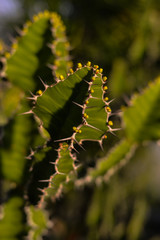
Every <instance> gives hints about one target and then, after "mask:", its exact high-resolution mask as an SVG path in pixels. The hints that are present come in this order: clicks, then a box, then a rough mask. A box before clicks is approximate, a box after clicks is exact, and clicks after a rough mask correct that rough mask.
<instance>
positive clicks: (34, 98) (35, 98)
mask: <svg viewBox="0 0 160 240" xmlns="http://www.w3.org/2000/svg"><path fill="white" fill-rule="evenodd" d="M37 97H38V96H35V97H26V99H29V100H34V101H36V100H37Z"/></svg>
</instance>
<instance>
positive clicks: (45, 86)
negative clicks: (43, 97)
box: [39, 77, 49, 90]
mask: <svg viewBox="0 0 160 240" xmlns="http://www.w3.org/2000/svg"><path fill="white" fill-rule="evenodd" d="M39 79H40V81H41V83H42V84H43V86H44V88H45V90H46V89H47V88H48V87H49V85H47V84H45V83H44V82H43V80H42V78H41V77H39Z"/></svg>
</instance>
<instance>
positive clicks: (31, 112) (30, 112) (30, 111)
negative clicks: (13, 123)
mask: <svg viewBox="0 0 160 240" xmlns="http://www.w3.org/2000/svg"><path fill="white" fill-rule="evenodd" d="M26 114H33V111H32V110H29V111H28V112H24V113H19V115H26Z"/></svg>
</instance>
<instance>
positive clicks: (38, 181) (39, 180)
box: [38, 179, 50, 182]
mask: <svg viewBox="0 0 160 240" xmlns="http://www.w3.org/2000/svg"><path fill="white" fill-rule="evenodd" d="M38 182H50V179H48V180H38Z"/></svg>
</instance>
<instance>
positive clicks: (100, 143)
mask: <svg viewBox="0 0 160 240" xmlns="http://www.w3.org/2000/svg"><path fill="white" fill-rule="evenodd" d="M98 143H99V145H100V148H101V149H102V151H103V152H104V148H103V145H102V144H103V142H102V140H100V141H98Z"/></svg>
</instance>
